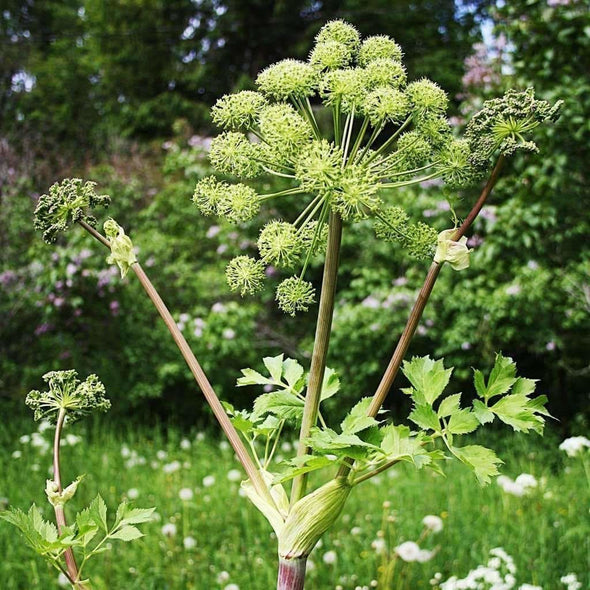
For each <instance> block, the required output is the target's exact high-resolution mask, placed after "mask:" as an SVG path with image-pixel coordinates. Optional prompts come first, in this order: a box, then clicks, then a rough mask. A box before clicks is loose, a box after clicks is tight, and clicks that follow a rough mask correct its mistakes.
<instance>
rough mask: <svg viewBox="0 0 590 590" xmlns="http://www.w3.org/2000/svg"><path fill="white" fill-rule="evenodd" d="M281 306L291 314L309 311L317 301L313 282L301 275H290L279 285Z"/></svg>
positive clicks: (278, 296) (278, 299)
mask: <svg viewBox="0 0 590 590" xmlns="http://www.w3.org/2000/svg"><path fill="white" fill-rule="evenodd" d="M277 301H278V303H279V307H280V308H281V309H282V310H283V311H284V312H285V313H288V314H289V315H292V316H294V315H295V313H296V312H298V311H307V310H308V309H309V306H310V305H311V304H312V303H314V301H315V290H314V288H313V286H312V284H311V283H310V282H308V281H304V280H303V279H301V278H300V277H289V278H288V279H285V280H284V281H283V282H282V283H281V284H280V285H279V286H278V287H277Z"/></svg>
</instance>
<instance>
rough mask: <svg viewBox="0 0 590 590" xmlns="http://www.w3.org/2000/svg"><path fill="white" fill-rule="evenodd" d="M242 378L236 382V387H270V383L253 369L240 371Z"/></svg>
mask: <svg viewBox="0 0 590 590" xmlns="http://www.w3.org/2000/svg"><path fill="white" fill-rule="evenodd" d="M242 375H243V376H242V377H239V378H238V380H237V383H236V384H237V386H238V387H244V386H245V385H270V384H272V381H271V380H270V379H269V378H268V377H265V376H264V375H261V374H260V373H259V372H258V371H255V370H254V369H242Z"/></svg>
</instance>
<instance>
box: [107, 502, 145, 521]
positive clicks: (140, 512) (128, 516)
mask: <svg viewBox="0 0 590 590" xmlns="http://www.w3.org/2000/svg"><path fill="white" fill-rule="evenodd" d="M154 510H155V508H130V507H129V504H127V502H122V503H121V504H119V507H118V508H117V517H116V519H115V525H116V526H124V525H128V524H142V523H144V522H150V521H151V520H152V517H153V514H154Z"/></svg>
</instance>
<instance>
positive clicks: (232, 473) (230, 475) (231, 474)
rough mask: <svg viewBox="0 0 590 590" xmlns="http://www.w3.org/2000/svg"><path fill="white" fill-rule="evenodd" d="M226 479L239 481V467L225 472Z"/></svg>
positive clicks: (240, 475) (240, 473)
mask: <svg viewBox="0 0 590 590" xmlns="http://www.w3.org/2000/svg"><path fill="white" fill-rule="evenodd" d="M227 479H228V480H229V481H240V480H241V479H242V472H241V471H240V470H239V469H230V470H229V471H228V472H227Z"/></svg>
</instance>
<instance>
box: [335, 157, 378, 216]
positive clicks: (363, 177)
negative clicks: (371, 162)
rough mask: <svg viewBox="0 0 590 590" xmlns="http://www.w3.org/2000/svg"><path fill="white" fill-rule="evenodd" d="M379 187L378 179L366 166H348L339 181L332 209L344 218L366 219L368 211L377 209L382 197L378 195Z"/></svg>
mask: <svg viewBox="0 0 590 590" xmlns="http://www.w3.org/2000/svg"><path fill="white" fill-rule="evenodd" d="M378 189H379V184H378V182H377V179H376V178H375V176H373V174H371V173H370V172H369V170H368V169H367V168H366V167H365V166H359V165H356V164H353V165H350V166H347V167H346V168H345V169H344V170H343V172H342V175H341V177H340V180H339V181H338V185H337V187H336V189H335V190H334V194H333V197H332V201H331V203H330V204H331V206H332V210H334V211H335V212H337V213H339V214H340V215H341V216H342V219H344V220H347V219H354V220H355V221H358V220H360V219H366V218H367V216H368V213H370V212H371V211H375V210H376V209H377V208H378V207H379V205H380V203H381V199H379V197H377V196H376V194H375V193H376V192H377V191H378Z"/></svg>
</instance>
